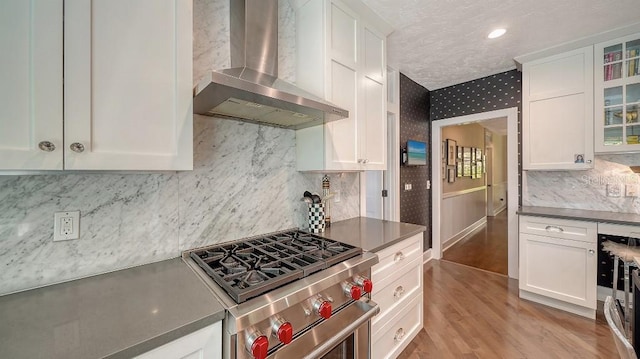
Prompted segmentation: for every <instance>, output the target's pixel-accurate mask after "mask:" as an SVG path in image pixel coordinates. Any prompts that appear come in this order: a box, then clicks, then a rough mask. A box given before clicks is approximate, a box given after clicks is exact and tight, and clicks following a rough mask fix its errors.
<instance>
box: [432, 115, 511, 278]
mask: <svg viewBox="0 0 640 359" xmlns="http://www.w3.org/2000/svg"><path fill="white" fill-rule="evenodd" d="M517 113H518V111H517V108H515V107H513V108H509V109H504V110H496V111H490V112H484V113H479V114H473V115H467V116H460V117H454V118H449V119H443V120H438V121H434V122H433V123H432V153H433V157H432V158H433V159H434V161H438V163H439V165H435V163H434V166H433V167H432V178H433V191H432V195H433V211H432V219H433V234H432V240H433V242H432V243H433V247H432V256H433V258H436V259H440V258H442V257H443V252H444V250H445V249H446V248H448V246H451V245H452V244H453V243H455V242H456V241H458V240H461V245H462V244H464V240H466V239H468V241H469V243H471V242H473V240H474V236H483V235H484V236H485V237H487V236H488V237H490V239H492V240H494V239H495V240H498V241H499V238H496V237H497V236H498V235H497V234H496V233H495V230H496V228H501V226H506V231H503V233H504V234H503V235H504V236H506V247H507V248H506V257H507V263H506V271H505V270H504V269H503V271H504V272H506V273H505V274H507V275H508V276H509V277H512V278H517V277H518V240H517V238H518V237H517V216H516V210H517V207H518V144H517ZM471 124H473V125H475V126H477V127H478V128H483V127H492V125H493V127H494V130H493V131H492V130H489V131H488V132H489V133H490V134H491V136H495V137H496V138H495V140H494V138H493V137H492V138H491V141H490V142H489V146H486V145H485V144H486V143H487V142H488V141H486V137H485V134H486V133H487V131H483V132H482V137H483V139H482V140H481V141H479V142H477V143H471V142H472V141H471V140H470V139H468V138H465V137H461V140H460V143H458V141H456V142H453V146H456V147H453V149H454V151H455V155H454V154H453V153H454V152H451V150H450V148H451V145H452V141H455V138H447V137H445V136H447V130H446V128H447V127H449V126H457V127H458V129H460V128H462V126H461V125H471ZM500 124H502V126H499V125H500ZM502 127H504V128H503V129H502ZM498 128H500V130H498ZM504 130H506V138H505V139H504V148H505V151H506V156H505V157H506V158H504V161H505V162H506V166H505V167H506V170H505V172H506V173H505V175H506V176H504V177H505V178H504V180H503V179H500V180H495V179H496V178H497V174H496V173H491V174H490V175H491V176H492V178H491V181H490V182H485V181H486V179H487V178H486V177H487V173H485V168H486V167H487V163H488V162H487V159H486V156H487V153H489V155H490V156H491V157H490V159H489V160H490V161H492V169H494V170H495V169H496V168H497V167H496V166H495V162H496V147H499V146H497V145H496V142H499V141H501V140H502V139H500V137H501V136H503V135H498V134H497V133H500V132H501V131H504ZM449 136H450V137H453V136H452V135H451V134H449ZM461 136H462V135H461ZM447 139H449V140H452V141H446V140H447ZM443 141H444V142H443ZM465 142H468V143H465ZM458 148H459V149H460V151H461V152H460V155H459V154H458ZM487 148H489V149H490V150H489V152H487ZM474 169H475V171H473V170H474ZM459 173H460V175H461V177H458V174H459ZM452 176H453V177H454V178H451V177H452ZM478 176H479V177H478ZM458 179H459V184H457V185H456V184H455V182H456V180H458ZM489 183H490V184H491V187H490V188H491V201H489V200H488V191H487V188H489V187H487V184H489ZM500 199H502V200H500ZM489 202H491V203H489ZM502 202H504V203H502ZM501 207H502V208H501ZM504 208H506V209H504ZM501 213H502V216H501ZM489 225H491V227H490V226H489ZM492 231H493V232H492ZM475 239H476V241H478V240H477V237H476V238H475ZM469 251H470V249H467V250H465V252H466V255H467V256H470V257H473V256H474V253H473V252H471V253H469ZM475 255H476V256H477V257H478V259H481V257H482V256H483V253H482V252H478V253H475Z"/></svg>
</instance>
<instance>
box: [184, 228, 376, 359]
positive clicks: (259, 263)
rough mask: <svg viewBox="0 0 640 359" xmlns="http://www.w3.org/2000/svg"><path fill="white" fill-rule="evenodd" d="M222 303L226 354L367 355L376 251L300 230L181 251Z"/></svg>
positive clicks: (261, 356)
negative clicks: (371, 278) (225, 310)
mask: <svg viewBox="0 0 640 359" xmlns="http://www.w3.org/2000/svg"><path fill="white" fill-rule="evenodd" d="M183 258H184V260H185V261H186V262H187V263H188V264H189V265H190V266H191V267H192V268H193V269H194V271H195V272H196V273H197V274H198V275H199V276H200V277H201V278H202V279H203V280H204V281H205V283H207V285H208V286H209V287H210V288H211V290H212V292H213V293H214V295H215V296H216V297H217V298H218V299H219V300H220V302H221V303H222V304H223V305H224V307H225V308H226V309H227V312H226V316H225V319H224V321H223V356H224V357H225V358H232V359H233V358H251V359H264V358H269V359H275V358H287V359H290V358H368V357H370V352H369V350H370V345H369V344H370V343H369V341H370V320H371V318H372V317H373V316H375V315H376V314H377V313H378V312H379V308H378V305H377V304H376V303H374V302H372V301H371V300H370V293H371V290H372V286H373V284H372V283H371V280H370V279H369V278H370V271H371V267H372V266H373V265H374V264H376V263H377V262H378V257H377V256H376V255H375V254H373V253H368V252H363V251H362V250H361V249H360V248H357V247H353V246H350V245H348V244H344V243H340V242H336V241H332V240H328V239H325V238H322V237H320V236H316V235H313V234H309V233H307V232H303V231H300V230H297V229H291V230H286V231H281V232H275V233H270V234H267V235H261V236H256V237H252V238H246V239H242V240H238V241H234V242H227V243H223V244H220V245H214V246H208V247H202V248H197V249H193V250H189V251H186V252H185V253H184V254H183Z"/></svg>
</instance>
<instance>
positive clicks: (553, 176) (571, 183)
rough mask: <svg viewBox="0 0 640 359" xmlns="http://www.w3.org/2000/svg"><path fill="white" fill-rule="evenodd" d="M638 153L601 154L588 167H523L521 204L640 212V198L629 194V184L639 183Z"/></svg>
mask: <svg viewBox="0 0 640 359" xmlns="http://www.w3.org/2000/svg"><path fill="white" fill-rule="evenodd" d="M639 165H640V156H638V155H637V154H621V155H599V156H596V158H595V163H594V168H593V169H591V170H587V171H524V172H523V176H522V204H523V205H524V206H541V207H554V208H572V209H573V208H575V209H587V210H598V211H612V212H622V213H638V214H640V199H639V198H638V197H627V196H625V194H626V186H627V185H629V186H638V187H640V174H636V173H633V172H632V171H631V169H630V168H629V166H639Z"/></svg>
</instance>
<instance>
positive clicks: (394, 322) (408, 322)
mask: <svg viewBox="0 0 640 359" xmlns="http://www.w3.org/2000/svg"><path fill="white" fill-rule="evenodd" d="M398 312H399V313H400V314H399V315H397V316H395V317H394V318H391V319H390V320H389V321H388V322H387V323H386V324H385V325H384V326H383V327H382V328H380V330H378V332H374V333H373V335H372V336H371V338H372V344H371V357H372V358H374V359H378V358H385V359H386V358H395V357H397V356H398V354H400V352H402V350H404V348H406V346H407V345H408V344H409V343H410V342H411V340H413V338H414V337H415V336H416V334H418V332H419V331H420V329H422V325H421V324H422V320H421V319H422V293H421V294H420V295H418V296H416V297H415V298H414V299H413V300H412V301H411V302H410V303H409V304H408V306H407V307H406V308H403V309H402V310H399V311H398Z"/></svg>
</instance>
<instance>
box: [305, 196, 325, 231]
mask: <svg viewBox="0 0 640 359" xmlns="http://www.w3.org/2000/svg"><path fill="white" fill-rule="evenodd" d="M308 205H309V232H311V233H322V232H324V226H325V222H324V218H325V217H324V215H325V214H324V203H309V204H308Z"/></svg>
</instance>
